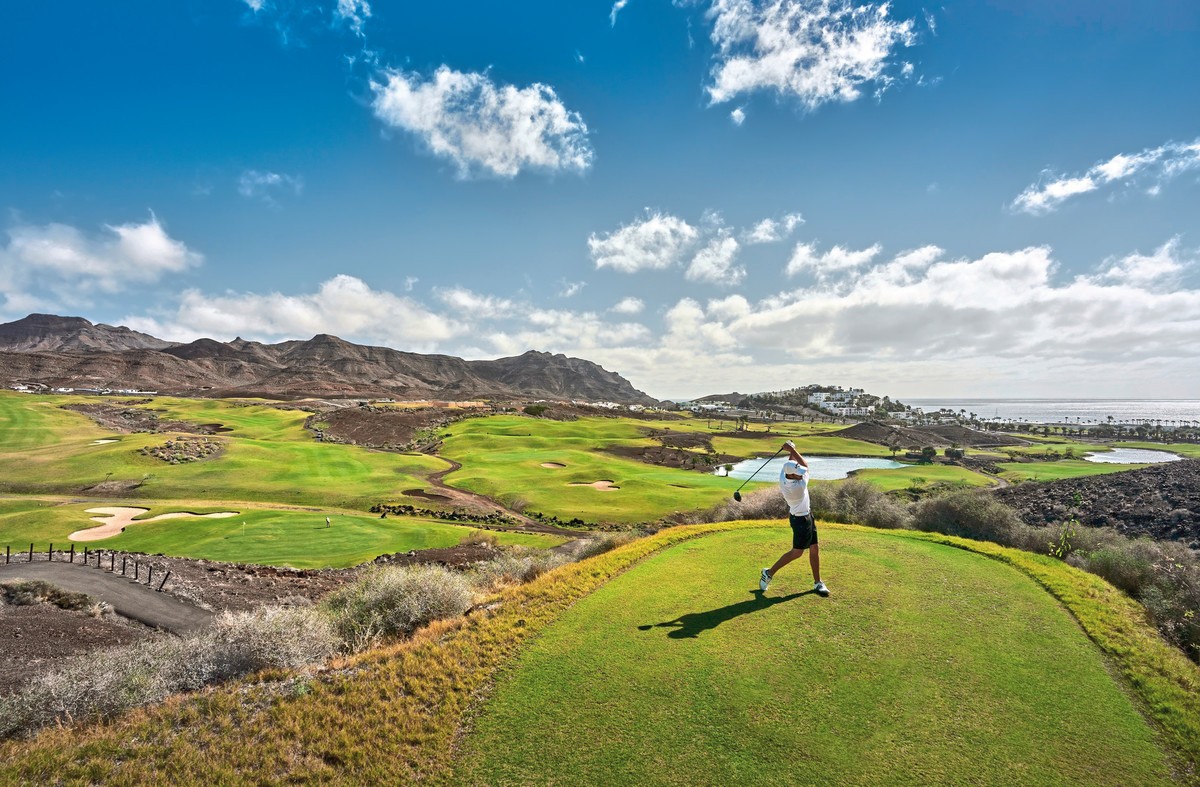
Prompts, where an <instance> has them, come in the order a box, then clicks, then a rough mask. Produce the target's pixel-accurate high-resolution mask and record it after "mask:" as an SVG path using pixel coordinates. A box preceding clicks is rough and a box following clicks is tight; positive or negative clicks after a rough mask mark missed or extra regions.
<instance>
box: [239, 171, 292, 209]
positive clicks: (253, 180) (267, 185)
mask: <svg viewBox="0 0 1200 787" xmlns="http://www.w3.org/2000/svg"><path fill="white" fill-rule="evenodd" d="M280 191H289V192H291V193H293V194H300V193H301V192H302V191H304V179H303V178H301V177H299V176H298V175H284V174H281V173H278V172H259V171H258V170H256V169H248V170H246V171H245V172H243V173H242V174H241V175H240V176H239V177H238V194H241V195H242V196H243V197H247V198H249V199H261V200H263V201H264V202H266V203H267V204H269V205H275V204H277V203H276V202H275V197H274V194H275V193H277V192H280Z"/></svg>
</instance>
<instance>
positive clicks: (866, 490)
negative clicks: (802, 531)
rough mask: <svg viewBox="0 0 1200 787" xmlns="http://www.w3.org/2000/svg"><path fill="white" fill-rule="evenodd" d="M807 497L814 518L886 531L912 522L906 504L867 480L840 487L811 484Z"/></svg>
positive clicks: (844, 482) (847, 482)
mask: <svg viewBox="0 0 1200 787" xmlns="http://www.w3.org/2000/svg"><path fill="white" fill-rule="evenodd" d="M808 494H809V500H810V501H811V502H812V513H813V516H814V517H816V518H817V519H822V520H825V521H828V522H845V523H847V524H860V525H868V526H870V527H878V528H883V529H887V530H899V529H903V528H907V527H910V526H911V523H912V517H911V515H910V513H909V509H908V506H907V505H905V504H904V503H903V502H902V501H900V500H897V499H896V498H894V497H891V496H889V495H888V494H887V493H885V492H883V491H882V490H880V489H879V488H878V487H876V486H874V485H873V484H870V483H868V482H866V481H860V480H858V479H855V478H851V479H848V480H846V481H843V482H842V483H840V484H814V485H812V486H810V487H809V488H808Z"/></svg>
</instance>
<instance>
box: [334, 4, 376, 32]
mask: <svg viewBox="0 0 1200 787" xmlns="http://www.w3.org/2000/svg"><path fill="white" fill-rule="evenodd" d="M334 16H335V18H336V19H338V20H339V21H341V22H344V23H346V24H347V25H349V27H350V29H351V30H352V31H354V34H355V35H357V36H362V34H363V25H365V24H366V23H367V20H368V19H370V18H371V6H370V4H369V3H368V2H367V0H337V7H336V8H335V9H334Z"/></svg>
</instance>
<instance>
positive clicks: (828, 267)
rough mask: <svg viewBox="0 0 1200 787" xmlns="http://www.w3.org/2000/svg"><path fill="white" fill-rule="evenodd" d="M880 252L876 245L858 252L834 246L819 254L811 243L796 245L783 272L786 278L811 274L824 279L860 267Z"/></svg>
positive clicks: (880, 248)
mask: <svg viewBox="0 0 1200 787" xmlns="http://www.w3.org/2000/svg"><path fill="white" fill-rule="evenodd" d="M881 250H882V247H880V245H879V244H878V243H877V244H875V245H874V246H870V247H868V248H865V249H860V250H858V251H853V250H851V249H846V248H843V247H842V246H834V247H833V248H832V249H830V250H829V251H827V252H825V253H824V254H820V253H818V252H817V248H816V246H815V245H814V244H812V243H797V244H796V248H795V249H793V250H792V257H791V259H789V260H788V264H787V268H786V270H785V272H786V273H787V275H788V276H795V275H797V274H799V273H813V274H814V275H816V276H817V277H820V278H824V277H828V276H829V275H830V274H831V273H838V272H841V271H846V270H851V269H854V268H858V267H861V266H862V265H865V264H867V263H868V262H870V261H871V260H873V259H874V258H875V256H876V255H878V254H879V252H880V251H881Z"/></svg>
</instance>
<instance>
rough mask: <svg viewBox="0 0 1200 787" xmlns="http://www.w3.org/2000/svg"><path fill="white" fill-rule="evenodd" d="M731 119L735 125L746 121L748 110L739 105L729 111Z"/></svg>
mask: <svg viewBox="0 0 1200 787" xmlns="http://www.w3.org/2000/svg"><path fill="white" fill-rule="evenodd" d="M729 119H730V120H732V121H733V125H735V126H740V125H742V124H743V123H745V122H746V111H745V110H744V109H742V108H741V107H738V108H737V109H735V110H733V111H732V112H730V113H729Z"/></svg>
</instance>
